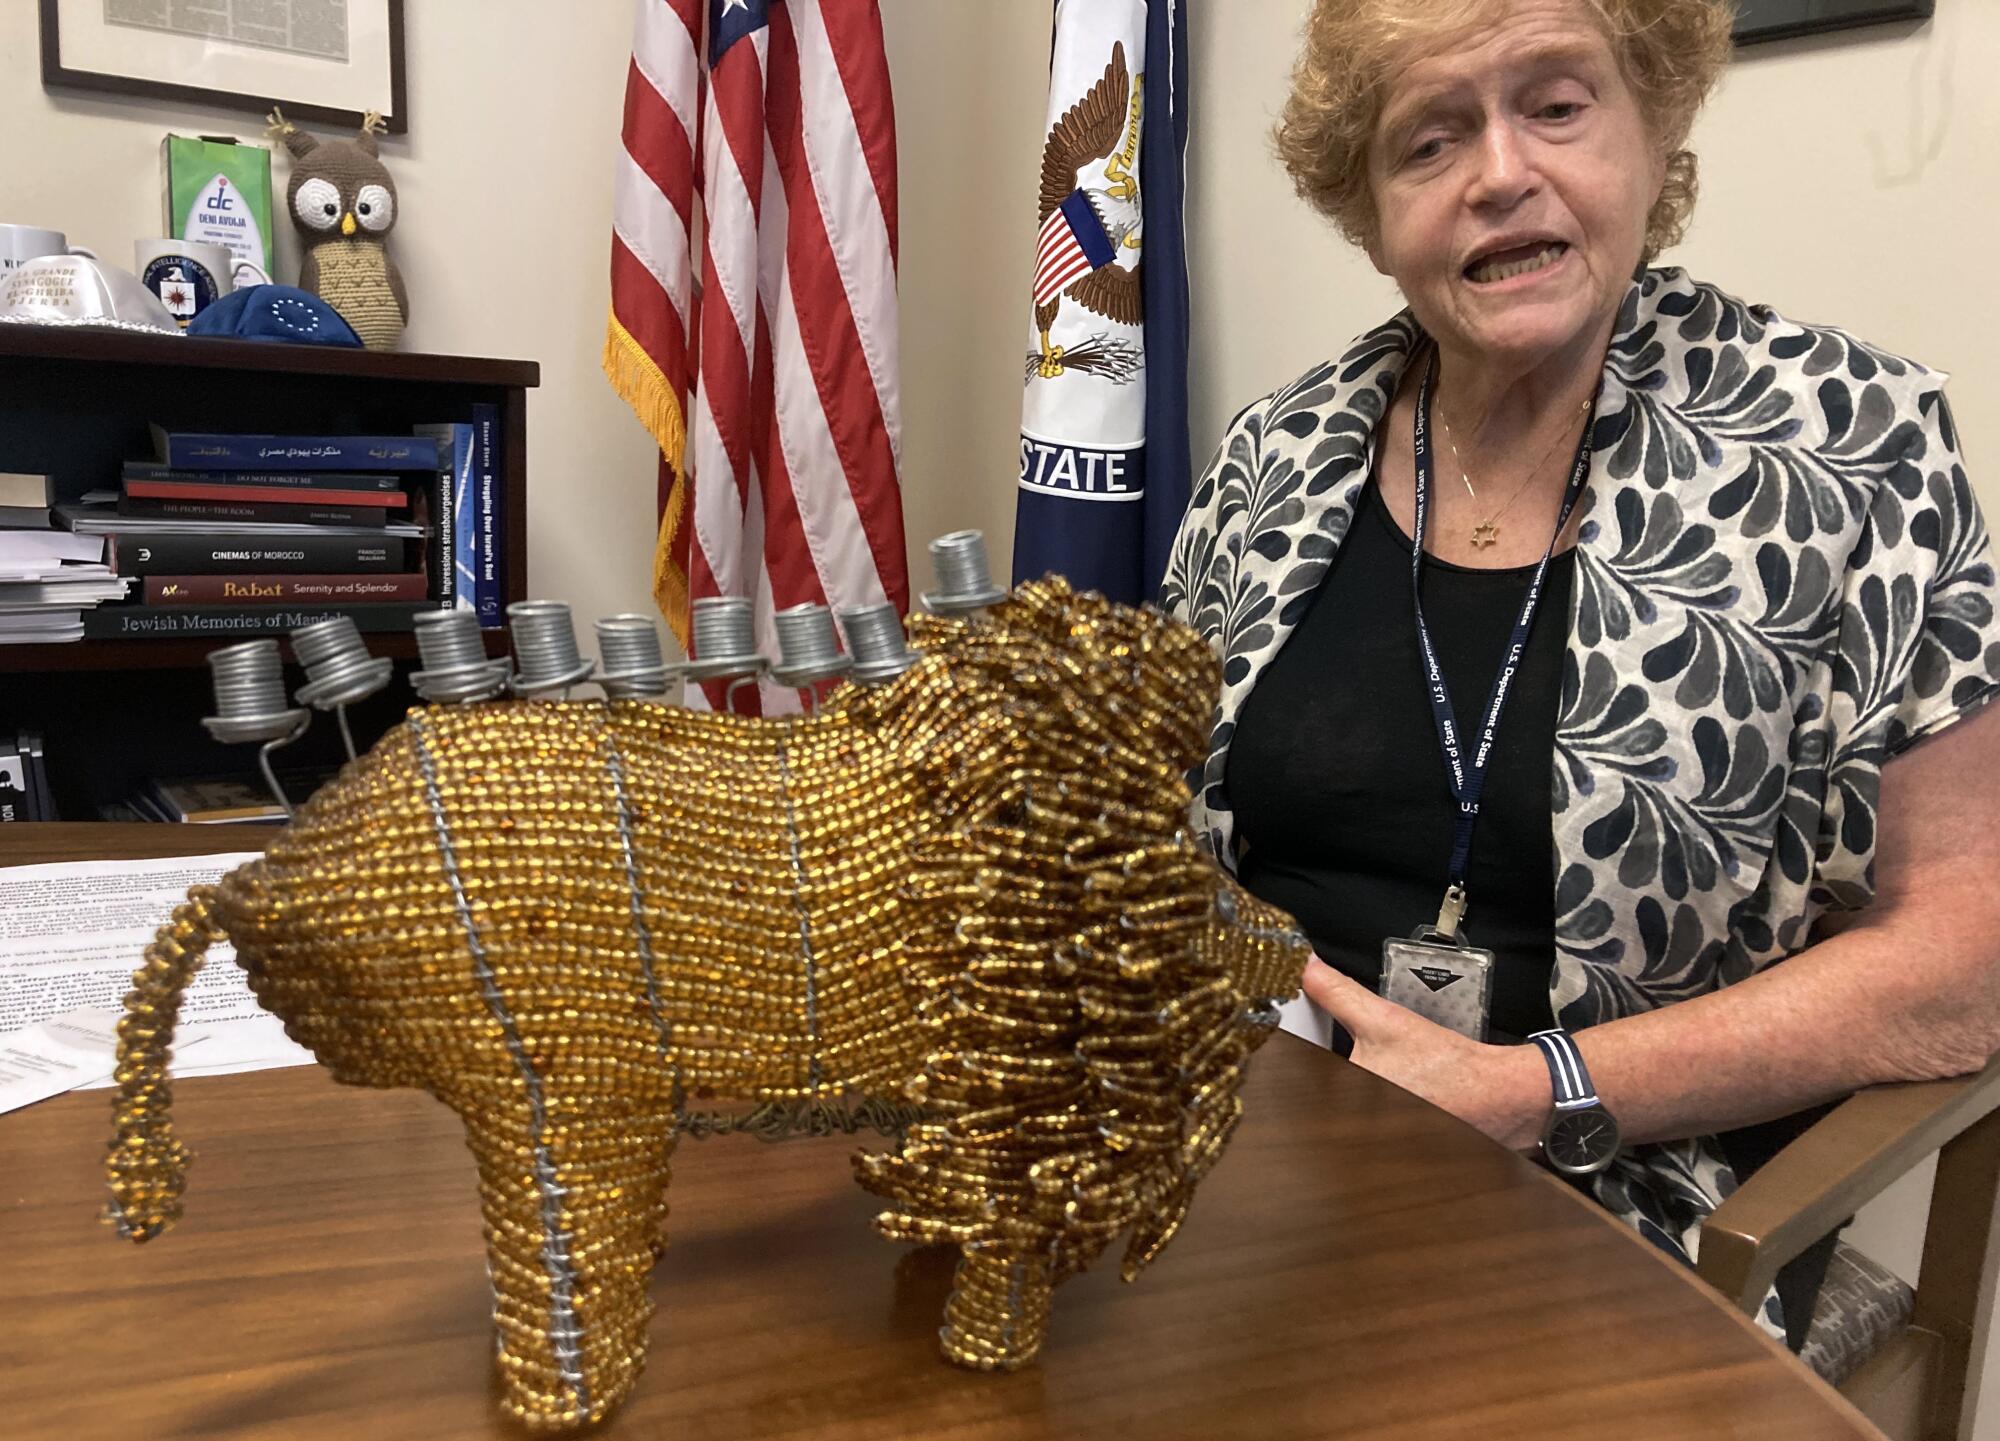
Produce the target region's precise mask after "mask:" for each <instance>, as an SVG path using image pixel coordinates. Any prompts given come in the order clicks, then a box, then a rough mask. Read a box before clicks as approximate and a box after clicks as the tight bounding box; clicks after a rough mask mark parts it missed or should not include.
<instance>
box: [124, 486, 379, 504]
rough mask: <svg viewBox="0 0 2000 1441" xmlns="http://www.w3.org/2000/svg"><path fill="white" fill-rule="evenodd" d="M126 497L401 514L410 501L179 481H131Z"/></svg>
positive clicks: (374, 493)
mask: <svg viewBox="0 0 2000 1441" xmlns="http://www.w3.org/2000/svg"><path fill="white" fill-rule="evenodd" d="M125 493H126V494H127V495H129V496H131V497H132V498H133V499H135V500H240V501H254V502H258V503H261V504H264V505H272V504H277V505H365V506H381V507H383V508H385V509H388V510H401V509H403V508H404V507H405V506H407V505H408V504H409V503H410V498H409V497H408V496H407V495H405V494H403V492H402V491H400V490H347V489H345V488H341V487H335V486H330V485H315V486H297V487H293V488H289V489H284V490H277V489H267V488H262V487H258V486H254V485H190V484H189V483H187V482H186V481H179V480H171V481H169V480H128V481H126V482H125Z"/></svg>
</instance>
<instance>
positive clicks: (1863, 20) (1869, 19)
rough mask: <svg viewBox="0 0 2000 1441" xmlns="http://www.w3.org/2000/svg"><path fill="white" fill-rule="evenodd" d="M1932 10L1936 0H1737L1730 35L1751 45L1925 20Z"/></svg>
mask: <svg viewBox="0 0 2000 1441" xmlns="http://www.w3.org/2000/svg"><path fill="white" fill-rule="evenodd" d="M1936 12H1937V0H1737V14H1736V29H1735V32H1734V34H1735V39H1736V43H1737V44H1738V45H1755V44H1758V43H1760V42H1762V41H1765V40H1788V39H1790V38H1792V37H1793V36H1796V35H1817V34H1820V33H1821V32H1823V31H1828V30H1849V29H1852V28H1854V27H1855V26H1857V25H1883V24H1888V23H1890V22H1892V21H1897V20H1928V19H1930V18H1931V16H1932V15H1934V14H1935V13H1936Z"/></svg>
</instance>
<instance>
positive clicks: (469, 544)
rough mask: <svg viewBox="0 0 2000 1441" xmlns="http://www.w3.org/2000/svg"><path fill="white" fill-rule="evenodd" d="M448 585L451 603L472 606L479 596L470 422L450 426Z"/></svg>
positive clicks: (475, 465)
mask: <svg viewBox="0 0 2000 1441" xmlns="http://www.w3.org/2000/svg"><path fill="white" fill-rule="evenodd" d="M451 432H452V436H451V585H452V598H453V604H454V605H456V606H457V607H458V609H460V610H476V609H477V608H478V598H479V517H478V509H479V507H478V499H479V447H478V441H477V438H476V433H475V431H474V429H473V427H472V426H470V425H467V424H465V423H463V422H459V423H455V424H453V426H452V428H451Z"/></svg>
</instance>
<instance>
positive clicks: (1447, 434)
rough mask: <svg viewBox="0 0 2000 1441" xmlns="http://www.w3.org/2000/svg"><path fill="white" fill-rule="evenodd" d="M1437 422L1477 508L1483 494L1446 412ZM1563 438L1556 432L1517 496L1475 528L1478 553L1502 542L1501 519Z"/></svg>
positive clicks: (1585, 406) (1581, 410) (1586, 404)
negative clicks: (1469, 471)
mask: <svg viewBox="0 0 2000 1441" xmlns="http://www.w3.org/2000/svg"><path fill="white" fill-rule="evenodd" d="M1577 409H1578V413H1579V414H1584V413H1587V412H1588V411H1589V409H1590V402H1589V401H1588V400H1586V401H1584V402H1583V404H1582V405H1580V406H1578V407H1577ZM1437 418H1438V424H1440V425H1442V426H1443V427H1444V439H1445V444H1447V445H1449V446H1450V447H1451V458H1452V461H1453V462H1454V463H1455V464H1456V465H1457V466H1458V478H1459V479H1460V480H1462V481H1464V482H1465V493H1466V494H1467V495H1469V496H1471V497H1472V499H1473V502H1474V503H1475V504H1477V502H1478V500H1479V492H1478V491H1476V490H1474V489H1473V488H1472V477H1471V476H1470V475H1468V474H1466V471H1465V461H1464V460H1463V459H1462V458H1461V457H1460V456H1459V453H1458V441H1457V439H1456V438H1455V437H1454V436H1453V435H1452V433H1451V422H1450V421H1449V420H1446V419H1445V415H1444V411H1443V409H1442V408H1440V409H1439V410H1438V413H1437ZM1563 434H1564V432H1562V431H1557V432H1556V438H1555V439H1554V440H1552V441H1550V442H1549V448H1548V449H1547V450H1545V451H1543V452H1542V458H1541V459H1540V460H1538V461H1536V462H1535V463H1534V465H1533V466H1532V467H1531V468H1530V469H1529V471H1528V475H1527V479H1525V480H1523V481H1522V482H1521V484H1520V485H1519V486H1518V487H1516V488H1515V491H1514V493H1513V494H1512V495H1510V496H1508V497H1507V501H1506V504H1504V505H1502V506H1501V507H1500V508H1499V509H1498V510H1496V511H1494V512H1492V513H1491V514H1490V515H1488V516H1487V517H1486V519H1484V520H1482V521H1480V522H1479V523H1478V524H1476V525H1474V526H1473V527H1472V535H1471V541H1472V544H1473V546H1474V547H1475V548H1476V549H1479V550H1485V549H1486V548H1487V547H1488V546H1490V545H1492V544H1493V543H1494V542H1495V541H1497V540H1499V539H1500V526H1499V520H1500V517H1501V516H1503V515H1505V514H1506V513H1507V512H1508V511H1509V510H1510V509H1512V507H1513V504H1514V502H1515V501H1517V500H1519V499H1520V498H1521V496H1522V495H1523V494H1524V493H1525V492H1526V491H1527V489H1528V486H1529V485H1530V484H1531V483H1532V482H1533V481H1534V479H1535V477H1536V476H1537V475H1539V474H1541V470H1542V467H1543V466H1545V465H1547V464H1548V463H1549V457H1550V456H1552V455H1554V454H1555V452H1556V446H1557V445H1559V444H1560V443H1561V442H1562V438H1563Z"/></svg>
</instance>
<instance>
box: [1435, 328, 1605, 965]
mask: <svg viewBox="0 0 2000 1441" xmlns="http://www.w3.org/2000/svg"><path fill="white" fill-rule="evenodd" d="M1436 380H1437V360H1436V356H1435V353H1433V356H1432V360H1431V363H1430V366H1429V367H1428V368H1427V369H1426V370H1425V371H1424V378H1423V382H1422V383H1421V384H1420V385H1419V386H1418V387H1417V415H1416V421H1415V424H1414V426H1413V427H1412V430H1413V433H1414V437H1415V442H1416V444H1415V449H1416V491H1417V497H1416V510H1417V514H1416V536H1415V537H1414V540H1413V543H1412V544H1411V546H1410V594H1411V598H1412V600H1413V601H1414V603H1415V606H1416V618H1417V645H1418V647H1419V649H1420V650H1421V651H1422V652H1423V663H1424V686H1425V691H1426V693H1427V694H1428V695H1429V697H1430V703H1431V719H1432V720H1433V721H1434V722H1436V724H1437V733H1438V743H1439V745H1440V746H1442V747H1443V749H1444V763H1445V773H1446V777H1447V779H1448V780H1449V782H1450V785H1451V794H1452V799H1453V800H1455V801H1457V802H1458V817H1457V820H1456V821H1455V822H1454V824H1453V827H1452V838H1451V863H1450V866H1449V869H1448V870H1447V872H1446V880H1447V885H1446V887H1445V893H1444V904H1443V905H1442V906H1440V907H1439V908H1438V918H1437V930H1439V931H1440V932H1442V933H1443V934H1444V935H1445V936H1447V937H1449V938H1451V939H1453V940H1456V939H1457V938H1458V926H1459V922H1460V921H1461V920H1462V919H1463V918H1464V916H1465V903H1466V896H1465V870H1466V864H1467V862H1468V860H1469V859H1470V858H1471V855H1472V830H1473V827H1474V826H1475V825H1477V824H1478V822H1479V797H1480V793H1481V792H1482V791H1483V790H1484V789H1485V788H1486V766H1487V763H1488V762H1489V761H1490V760H1492V758H1493V739H1494V737H1495V736H1496V735H1497V734H1499V730H1500V712H1501V710H1502V709H1503V708H1504V707H1505V706H1506V704H1507V692H1508V690H1509V689H1510V688H1511V687H1512V685H1513V682H1514V672H1515V671H1516V670H1518V669H1519V668H1520V665H1521V656H1522V654H1523V653H1524V652H1525V651H1526V650H1527V646H1528V631H1529V628H1530V627H1531V626H1533V625H1534V623H1535V607H1536V606H1538V605H1539V604H1540V603H1541V599H1542V582H1543V580H1544V579H1546V578H1547V576H1548V573H1549V561H1550V559H1551V558H1552V557H1553V556H1554V555H1555V553H1556V542H1557V541H1558V540H1560V539H1561V538H1562V533H1563V528H1564V527H1565V526H1567V525H1568V524H1569V517H1570V512H1571V511H1573V510H1575V509H1576V503H1577V501H1578V499H1579V498H1581V497H1582V495H1583V486H1584V482H1585V481H1587V480H1588V479H1589V478H1590V429H1591V424H1592V423H1593V420H1594V418H1595V416H1596V413H1597V406H1596V403H1595V401H1594V400H1593V402H1592V404H1591V408H1590V416H1591V417H1592V420H1586V421H1585V423H1584V427H1583V439H1582V440H1581V441H1579V442H1578V444H1577V448H1576V462H1575V464H1573V465H1572V466H1571V467H1570V472H1569V484H1568V485H1567V486H1566V487H1565V488H1564V490H1563V502H1562V511H1561V513H1560V514H1559V515H1557V516H1556V528H1555V533H1554V534H1553V535H1551V536H1550V537H1549V548H1548V549H1547V550H1545V551H1543V552H1542V560H1541V564H1539V565H1537V566H1536V567H1535V573H1534V576H1533V577H1532V578H1531V579H1530V580H1529V582H1528V593H1527V595H1525V596H1524V597H1522V600H1521V613H1520V615H1519V616H1518V617H1517V618H1516V619H1515V621H1514V633H1513V635H1512V636H1511V637H1509V639H1508V641H1507V654H1506V657H1505V658H1504V659H1503V660H1502V661H1501V663H1500V674H1499V675H1498V676H1496V677H1495V678H1494V681H1493V694H1492V695H1491V696H1490V697H1489V698H1488V699H1487V702H1486V718H1485V721H1484V722H1483V724H1482V725H1481V726H1480V728H1479V738H1478V744H1477V745H1476V746H1475V747H1474V749H1473V750H1472V753H1471V754H1470V755H1467V754H1466V751H1465V745H1464V741H1463V739H1462V737H1461V736H1460V734H1459V729H1458V718H1457V716H1456V715H1455V714H1453V712H1452V708H1451V693H1450V691H1449V690H1448V689H1447V688H1446V687H1445V683H1444V671H1443V669H1442V668H1441V667H1440V666H1439V665H1438V658H1437V649H1436V647H1435V646H1433V645H1432V644H1431V633H1430V628H1429V627H1428V626H1426V625H1425V624H1424V594H1423V573H1424V530H1425V526H1426V523H1427V522H1428V520H1429V518H1430V495H1431V435H1430V430H1431V387H1432V385H1433V384H1435V383H1436Z"/></svg>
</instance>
